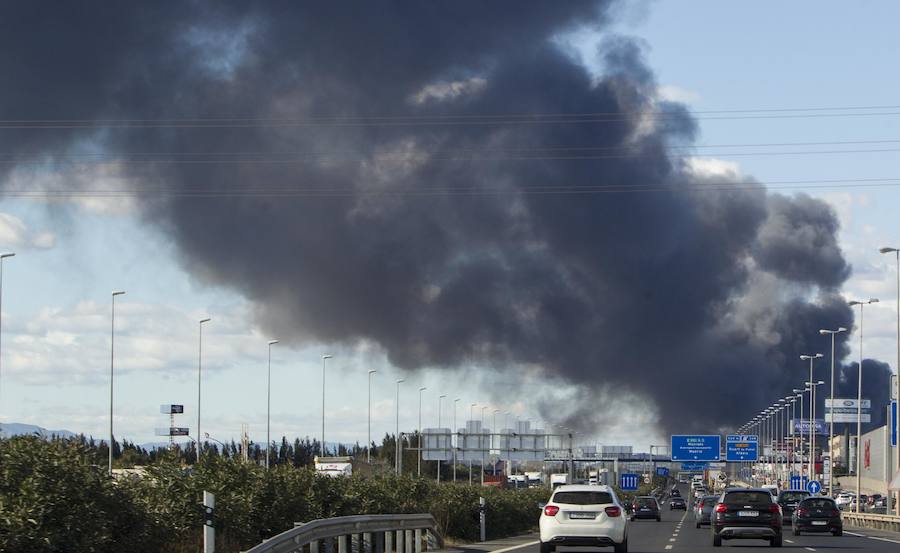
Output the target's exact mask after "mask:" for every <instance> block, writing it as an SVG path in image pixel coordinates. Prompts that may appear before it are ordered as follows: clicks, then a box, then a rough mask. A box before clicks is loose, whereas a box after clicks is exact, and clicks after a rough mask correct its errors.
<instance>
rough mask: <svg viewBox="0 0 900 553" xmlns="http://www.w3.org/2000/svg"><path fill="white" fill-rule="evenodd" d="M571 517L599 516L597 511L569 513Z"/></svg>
mask: <svg viewBox="0 0 900 553" xmlns="http://www.w3.org/2000/svg"><path fill="white" fill-rule="evenodd" d="M569 518H597V513H569Z"/></svg>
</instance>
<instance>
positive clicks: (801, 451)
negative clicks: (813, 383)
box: [794, 386, 809, 476]
mask: <svg viewBox="0 0 900 553" xmlns="http://www.w3.org/2000/svg"><path fill="white" fill-rule="evenodd" d="M808 391H809V388H807V387H805V386H804V388H803V389H802V390H798V389H796V388H794V393H795V394H797V397H798V398H800V417H799V418H798V419H797V420H799V421H800V431H799V432H797V435H798V436H799V438H800V440H799V442H800V443H798V444H797V451H798V452H799V453H800V471H799V472H800V476H803V394H805V393H806V392H808Z"/></svg>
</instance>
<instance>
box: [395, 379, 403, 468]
mask: <svg viewBox="0 0 900 553" xmlns="http://www.w3.org/2000/svg"><path fill="white" fill-rule="evenodd" d="M403 381H404V379H403V378H400V379H397V429H396V434H395V438H394V470H395V471H396V473H397V475H398V476H399V475H400V383H401V382H403Z"/></svg>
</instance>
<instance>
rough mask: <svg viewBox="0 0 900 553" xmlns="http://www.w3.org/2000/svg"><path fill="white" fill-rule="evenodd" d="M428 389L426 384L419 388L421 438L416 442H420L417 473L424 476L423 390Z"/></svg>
mask: <svg viewBox="0 0 900 553" xmlns="http://www.w3.org/2000/svg"><path fill="white" fill-rule="evenodd" d="M427 389H428V388H426V387H425V386H422V387H421V388H419V439H418V440H416V442H418V446H419V451H418V454H417V455H416V462H417V463H416V464H417V468H416V475H417V476H422V392H424V391H425V390H427Z"/></svg>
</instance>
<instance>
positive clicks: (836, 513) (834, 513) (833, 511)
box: [831, 509, 841, 517]
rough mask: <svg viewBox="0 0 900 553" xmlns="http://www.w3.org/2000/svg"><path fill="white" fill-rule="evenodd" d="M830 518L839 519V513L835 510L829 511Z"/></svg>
mask: <svg viewBox="0 0 900 553" xmlns="http://www.w3.org/2000/svg"><path fill="white" fill-rule="evenodd" d="M831 516H833V517H839V516H841V512H840V511H838V510H837V509H834V510H832V511H831Z"/></svg>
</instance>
